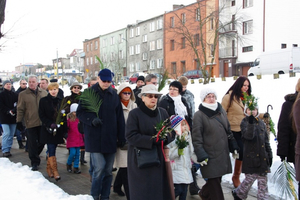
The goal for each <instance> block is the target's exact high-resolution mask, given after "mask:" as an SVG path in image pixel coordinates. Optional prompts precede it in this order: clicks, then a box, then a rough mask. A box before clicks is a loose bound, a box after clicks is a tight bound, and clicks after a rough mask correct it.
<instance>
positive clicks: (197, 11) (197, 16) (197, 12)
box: [195, 8, 200, 21]
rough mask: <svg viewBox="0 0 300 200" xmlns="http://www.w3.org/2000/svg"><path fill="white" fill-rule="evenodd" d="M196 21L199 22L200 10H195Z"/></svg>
mask: <svg viewBox="0 0 300 200" xmlns="http://www.w3.org/2000/svg"><path fill="white" fill-rule="evenodd" d="M195 13H196V21H200V8H197V9H196V12H195Z"/></svg>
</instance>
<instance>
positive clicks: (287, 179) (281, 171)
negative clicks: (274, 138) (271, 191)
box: [271, 160, 298, 200]
mask: <svg viewBox="0 0 300 200" xmlns="http://www.w3.org/2000/svg"><path fill="white" fill-rule="evenodd" d="M271 182H273V183H275V188H276V191H278V192H279V193H280V194H281V198H282V197H283V196H284V198H285V199H287V196H288V197H290V198H293V197H294V199H295V200H298V198H297V193H296V190H295V187H294V183H296V173H295V169H294V168H293V167H292V166H291V165H290V164H289V163H288V162H286V161H285V160H284V161H283V162H282V163H281V165H279V167H278V168H277V170H276V171H275V173H274V174H273V176H272V178H271Z"/></svg>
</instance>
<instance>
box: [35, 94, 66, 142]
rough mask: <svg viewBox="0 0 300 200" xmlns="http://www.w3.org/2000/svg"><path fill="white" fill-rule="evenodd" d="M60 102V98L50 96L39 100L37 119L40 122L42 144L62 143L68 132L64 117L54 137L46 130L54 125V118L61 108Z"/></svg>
mask: <svg viewBox="0 0 300 200" xmlns="http://www.w3.org/2000/svg"><path fill="white" fill-rule="evenodd" d="M61 101H62V99H61V98H60V97H58V96H57V97H56V98H53V97H52V96H51V95H50V94H48V95H47V96H46V97H43V98H41V100H40V103H39V117H40V119H41V121H42V127H41V135H40V143H42V144H62V143H64V140H63V137H64V135H65V134H66V133H67V132H68V128H67V120H66V117H64V124H63V125H61V126H60V127H59V128H57V133H56V135H55V136H54V135H53V134H52V133H49V132H48V131H47V128H50V126H51V124H53V123H55V124H56V117H57V114H58V111H59V108H60V106H61Z"/></svg>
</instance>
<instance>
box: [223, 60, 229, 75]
mask: <svg viewBox="0 0 300 200" xmlns="http://www.w3.org/2000/svg"><path fill="white" fill-rule="evenodd" d="M228 69H229V68H228V62H224V68H223V70H224V71H223V73H224V77H228V76H229V73H228Z"/></svg>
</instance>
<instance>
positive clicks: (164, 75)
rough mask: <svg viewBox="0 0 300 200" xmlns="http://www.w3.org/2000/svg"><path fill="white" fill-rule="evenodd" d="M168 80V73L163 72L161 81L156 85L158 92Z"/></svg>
mask: <svg viewBox="0 0 300 200" xmlns="http://www.w3.org/2000/svg"><path fill="white" fill-rule="evenodd" d="M167 79H168V71H167V70H165V71H164V73H163V76H162V79H161V80H160V81H159V83H158V89H157V90H158V91H159V92H160V91H161V90H162V89H163V88H164V87H165V86H166V82H167Z"/></svg>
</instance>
